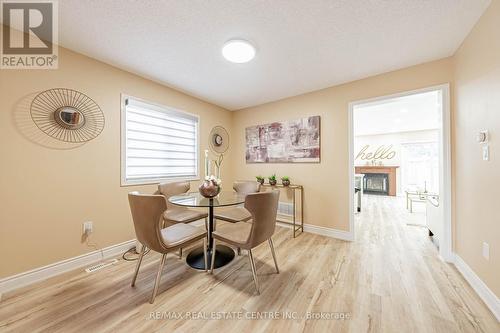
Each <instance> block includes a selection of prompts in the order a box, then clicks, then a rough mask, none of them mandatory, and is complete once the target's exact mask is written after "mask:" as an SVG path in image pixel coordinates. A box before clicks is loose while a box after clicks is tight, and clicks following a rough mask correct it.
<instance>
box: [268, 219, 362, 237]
mask: <svg viewBox="0 0 500 333" xmlns="http://www.w3.org/2000/svg"><path fill="white" fill-rule="evenodd" d="M277 225H279V226H282V227H286V228H292V226H293V225H292V224H291V223H288V222H282V221H278V222H277ZM304 232H309V233H311V234H317V235H322V236H327V237H332V238H337V239H342V240H345V241H353V240H354V237H353V235H352V232H350V231H344V230H338V229H333V228H327V227H320V226H317V225H312V224H306V223H304Z"/></svg>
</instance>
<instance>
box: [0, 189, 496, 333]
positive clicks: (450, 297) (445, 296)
mask: <svg viewBox="0 0 500 333" xmlns="http://www.w3.org/2000/svg"><path fill="white" fill-rule="evenodd" d="M363 200H364V202H363V212H362V213H361V214H356V218H355V220H356V221H355V223H356V228H357V230H356V231H357V232H356V241H355V242H345V241H341V240H336V239H332V238H328V237H325V236H321V235H314V234H308V233H304V234H302V235H300V236H299V237H297V238H295V239H294V238H292V237H291V232H290V229H287V228H282V227H278V228H277V231H276V233H275V235H274V237H273V239H274V244H275V248H276V254H277V257H278V263H279V267H280V274H276V272H275V268H274V263H273V259H272V256H271V253H270V250H269V247H268V245H267V243H264V244H262V245H260V246H259V247H257V248H256V249H255V254H254V257H255V259H256V268H257V274H258V276H259V282H260V284H261V295H256V294H255V289H254V284H253V280H252V273H251V271H250V266H249V263H248V257H247V255H246V253H244V251H243V254H242V255H241V256H236V258H235V260H234V261H233V262H232V263H231V264H230V265H228V266H225V267H223V268H221V269H218V270H216V272H215V274H214V275H209V274H205V273H203V272H198V271H195V270H193V269H191V268H189V267H188V266H187V265H186V264H185V258H184V259H183V260H179V259H178V258H177V256H176V255H174V254H172V255H169V256H168V257H167V262H166V266H165V268H164V271H163V275H162V282H161V284H160V288H159V294H158V296H157V298H156V302H155V303H154V304H153V305H151V304H149V303H148V300H149V297H150V295H151V291H152V287H153V284H154V278H155V273H156V269H157V267H158V266H157V265H158V262H159V259H160V256H159V255H158V254H153V253H150V254H148V255H147V256H146V257H145V259H144V262H143V266H142V267H141V271H140V273H139V277H138V279H137V283H136V287H134V288H132V287H130V281H131V277H132V274H133V271H134V265H135V262H127V261H123V260H121V259H120V260H119V262H118V263H117V264H115V265H113V266H111V267H107V268H106V269H103V270H101V271H97V272H95V273H90V274H89V273H85V272H84V271H83V270H76V271H73V272H69V273H66V274H62V275H60V276H58V277H55V278H51V279H48V280H46V281H43V282H40V283H37V284H35V285H31V286H28V287H25V288H22V289H19V290H16V291H13V292H11V293H8V294H5V295H3V299H2V300H1V301H0V332H64V333H67V332H90V331H92V332H183V333H184V332H218V333H223V332H242V333H243V332H287V333H294V332H356V333H357V332H488V333H489V332H499V331H500V325H499V323H498V322H497V321H496V319H495V318H494V317H493V315H492V314H491V313H490V312H489V311H488V309H487V308H486V306H485V305H484V303H483V302H482V301H481V300H480V299H479V297H478V296H477V295H476V294H475V292H474V291H473V290H472V288H471V287H470V286H469V285H468V284H467V282H466V281H465V280H464V279H463V277H462V276H461V275H460V273H459V272H458V271H457V270H456V269H455V267H453V266H452V265H449V264H446V263H444V262H442V261H441V259H440V258H439V256H438V251H437V249H436V247H435V246H434V244H433V243H432V242H431V241H430V239H429V238H428V236H427V230H426V229H424V228H422V227H420V226H417V225H415V224H418V223H419V221H418V219H419V218H422V216H419V215H418V214H414V215H410V214H409V213H408V212H407V211H406V210H405V209H404V202H402V201H401V200H398V198H388V197H378V196H365V197H364V199H363ZM188 252H189V249H186V250H185V253H188ZM231 313H234V315H233V317H230V316H228V314H231ZM266 313H267V315H268V317H265V318H262V319H260V320H256V319H255V316H263V315H265V314H266ZM270 313H277V314H278V318H269V316H270ZM188 314H189V315H188ZM222 314H226V317H225V319H224V320H223V319H220V318H221V315H222ZM307 314H311V315H310V316H307ZM242 315H243V316H247V317H243V318H242V319H237V316H242ZM321 315H326V316H330V317H329V318H326V317H321ZM216 316H219V317H218V318H219V319H217V317H216ZM284 316H288V317H287V318H284ZM318 316H319V317H318Z"/></svg>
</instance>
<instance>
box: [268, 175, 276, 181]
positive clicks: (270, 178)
mask: <svg viewBox="0 0 500 333" xmlns="http://www.w3.org/2000/svg"><path fill="white" fill-rule="evenodd" d="M268 179H269V180H272V181H275V180H276V174H273V175H272V176H269V177H268Z"/></svg>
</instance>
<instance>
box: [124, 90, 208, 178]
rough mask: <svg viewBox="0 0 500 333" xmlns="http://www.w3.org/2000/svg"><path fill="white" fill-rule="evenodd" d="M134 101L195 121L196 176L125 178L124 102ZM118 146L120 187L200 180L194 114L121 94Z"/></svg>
mask: <svg viewBox="0 0 500 333" xmlns="http://www.w3.org/2000/svg"><path fill="white" fill-rule="evenodd" d="M129 98H131V99H134V100H137V101H139V102H142V103H146V104H150V105H152V106H154V107H156V108H158V109H159V110H160V111H161V110H164V111H165V112H167V111H169V112H176V113H181V114H185V115H188V116H189V117H193V118H195V119H196V126H195V132H196V135H195V156H196V161H195V170H196V174H195V176H192V177H162V178H148V179H137V180H130V179H127V178H126V175H127V173H126V168H127V141H126V133H127V111H126V100H127V99H129ZM120 123H121V127H120V146H121V154H120V155H121V157H120V164H121V165H120V170H121V177H120V178H121V186H134V185H150V184H159V183H168V182H175V181H196V180H199V179H200V116H199V115H197V114H194V113H190V112H186V111H182V110H178V109H175V108H173V107H170V106H165V105H162V104H158V103H155V102H152V101H149V100H145V99H142V98H138V97H135V96H131V95H127V94H123V93H122V94H121V112H120Z"/></svg>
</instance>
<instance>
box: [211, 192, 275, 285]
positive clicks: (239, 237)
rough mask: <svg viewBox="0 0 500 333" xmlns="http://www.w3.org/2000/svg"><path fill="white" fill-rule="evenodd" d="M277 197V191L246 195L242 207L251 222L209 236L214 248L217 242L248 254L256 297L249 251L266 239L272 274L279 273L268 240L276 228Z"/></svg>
mask: <svg viewBox="0 0 500 333" xmlns="http://www.w3.org/2000/svg"><path fill="white" fill-rule="evenodd" d="M279 194H280V192H279V191H278V190H273V191H269V192H262V193H251V194H248V195H247V196H246V198H245V208H246V209H247V210H248V211H249V212H250V214H251V216H252V223H234V224H229V223H228V224H226V225H225V226H224V228H221V230H216V231H214V232H213V233H212V236H213V238H214V245H213V246H214V247H215V246H216V243H217V242H224V243H228V244H230V245H234V246H237V247H240V248H242V249H245V250H247V251H248V258H249V260H250V267H251V269H252V275H253V280H254V282H255V288H256V289H257V294H259V293H260V291H259V281H258V279H257V271H256V269H255V262H254V260H253V254H252V249H253V248H254V247H256V246H257V245H259V244H261V243H263V242H265V241H266V240H267V241H268V242H269V246H270V248H271V253H272V255H273V260H274V266H275V267H276V272H277V273H278V274H279V272H280V271H279V268H278V262H277V260H276V254H275V252H274V245H273V241H272V239H271V236H272V235H273V234H274V228H275V227H276V214H277V212H278V199H279ZM214 252H215V251H214ZM214 260H215V256H214V255H212V261H211V268H210V273H213V270H214Z"/></svg>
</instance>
